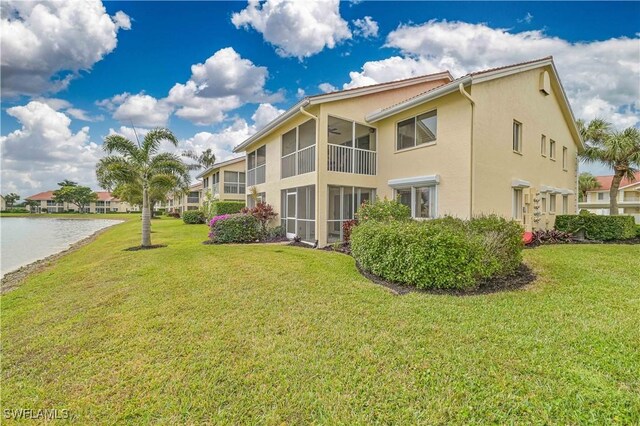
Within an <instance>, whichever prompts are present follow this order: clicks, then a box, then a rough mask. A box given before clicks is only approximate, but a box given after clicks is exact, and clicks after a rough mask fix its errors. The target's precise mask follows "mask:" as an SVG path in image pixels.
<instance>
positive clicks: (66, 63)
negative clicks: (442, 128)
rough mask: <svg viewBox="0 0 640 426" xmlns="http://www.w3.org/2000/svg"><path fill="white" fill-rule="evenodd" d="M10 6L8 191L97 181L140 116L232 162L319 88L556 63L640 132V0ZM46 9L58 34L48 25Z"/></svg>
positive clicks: (573, 91) (581, 89)
mask: <svg viewBox="0 0 640 426" xmlns="http://www.w3.org/2000/svg"><path fill="white" fill-rule="evenodd" d="M5 3H6V4H5ZM5 6H8V7H10V8H12V9H14V10H13V12H14V13H13V17H9V18H8V17H6V16H3V18H2V31H3V32H2V36H3V41H2V48H3V52H6V53H5V55H4V57H3V62H2V66H3V84H2V116H1V124H2V140H1V143H2V153H3V158H2V166H3V170H2V178H3V179H2V192H3V193H5V192H8V191H19V193H23V195H26V194H27V193H31V192H38V191H39V190H45V189H49V187H50V186H51V185H55V182H57V181H59V180H61V179H64V178H72V179H78V180H82V181H86V182H87V183H88V184H95V179H94V177H93V173H92V172H93V165H94V164H95V160H96V159H97V158H99V156H100V155H101V152H100V148H99V145H100V143H101V141H102V139H103V137H104V136H105V135H107V134H109V133H110V132H118V133H122V134H125V135H129V134H130V133H128V131H129V130H130V129H128V128H129V127H130V126H131V122H132V121H133V123H134V124H135V125H136V127H137V128H140V130H141V132H144V130H145V129H146V128H149V127H153V126H156V125H166V126H168V127H169V128H171V129H172V130H173V131H174V132H175V133H176V134H177V135H178V137H179V138H180V139H181V140H182V141H183V142H184V147H186V148H194V149H204V148H206V147H209V146H211V147H214V149H215V151H216V153H217V154H218V156H219V157H220V159H225V158H228V157H229V156H231V155H232V154H231V148H232V146H233V145H234V144H236V143H239V142H241V141H242V139H243V138H245V137H247V136H248V135H250V134H251V133H252V132H254V131H255V130H256V129H257V128H259V127H260V126H261V125H264V124H265V122H266V121H268V120H269V119H272V118H274V117H275V116H276V115H277V114H278V113H279V112H280V111H281V110H283V109H286V108H288V107H289V106H291V105H292V104H293V103H295V102H296V101H297V100H298V99H299V97H300V96H303V92H304V94H306V95H309V94H315V93H320V92H321V91H322V89H324V90H329V89H332V88H335V89H342V88H347V87H355V86H358V85H363V84H371V83H375V82H381V81H389V80H393V79H398V78H405V77H410V76H412V75H418V74H425V73H429V72H433V71H438V70H442V69H446V68H449V69H451V71H452V73H453V74H454V76H459V75H461V74H464V73H466V72H469V71H473V70H477V69H482V68H486V67H493V66H500V65H506V64H509V63H515V62H519V61H521V60H526V59H534V58H538V57H542V56H547V55H549V54H552V55H554V58H555V60H556V63H557V65H558V68H559V71H560V73H561V78H562V80H563V82H564V84H565V88H566V89H567V92H568V94H569V97H570V100H571V102H572V107H573V109H574V112H575V113H576V116H578V117H581V118H586V119H589V118H593V117H595V116H605V117H606V118H608V119H609V120H610V121H612V122H613V123H614V125H616V126H617V127H626V126H630V125H638V107H639V104H638V98H640V95H639V93H638V90H640V89H638V87H640V70H639V68H640V39H639V38H638V37H639V35H638V33H640V18H639V17H640V3H638V2H622V3H612V2H606V3H600V2H584V3H582V2H562V3H557V2H536V3H530V2H515V3H509V2H496V3H485V2H394V3H389V2H342V3H339V4H338V3H337V2H335V1H323V2H319V3H316V4H315V6H314V7H312V8H311V9H312V10H309V9H308V8H305V6H304V4H302V3H299V2H298V3H291V4H288V5H287V4H282V3H281V2H280V1H271V0H270V1H268V2H267V3H264V4H261V5H257V6H255V5H254V6H251V5H249V4H247V3H245V2H146V1H145V2H143V1H140V2H104V3H100V2H99V1H93V2H88V3H87V4H86V12H84V11H83V13H81V14H80V16H77V15H73V14H70V12H69V10H63V8H60V10H58V9H56V8H50V9H46V8H45V9H43V10H40V11H39V10H38V9H36V8H35V6H34V4H29V5H27V6H25V5H24V4H23V3H11V2H3V8H4V7H5ZM78 7H84V6H78ZM35 12H39V13H35ZM42 13H46V14H49V16H53V17H55V18H56V19H57V20H58V21H57V25H59V31H58V32H56V33H55V34H53V35H52V34H51V33H50V32H47V30H46V27H44V28H45V29H43V26H42V25H40V24H41V23H42V22H44V21H43V18H42ZM7 16H9V15H7ZM300 16H302V17H303V18H300ZM107 18H108V19H107ZM66 20H68V22H67V21H66ZM25 32H26V33H27V34H28V35H29V36H30V37H31V38H29V37H26V36H25V35H24V34H25ZM310 33H313V37H307V36H309V34H310ZM19 35H21V36H19ZM55 37H60V39H59V40H55ZM31 39H36V40H38V41H40V42H42V41H44V42H43V43H41V46H42V48H40V49H33V48H30V46H29V45H28V44H29V43H27V42H25V40H31ZM311 39H313V40H315V42H314V41H313V40H311ZM318 40H322V41H321V42H320V43H319V44H318ZM48 43H49V44H48ZM314 43H315V44H314ZM47 45H49V46H50V48H47ZM25 52H26V53H25ZM5 58H8V59H6V60H5ZM61 58H62V59H61ZM212 58H213V59H212ZM207 60H210V61H208V62H207V63H208V64H209V65H210V68H208V67H207V66H201V67H200V68H198V69H197V70H196V71H193V72H192V66H194V65H196V66H197V65H198V64H203V63H205V61H207ZM236 69H237V70H239V72H238V73H237V75H236V76H235V77H234V75H230V76H225V77H224V78H223V77H220V75H221V74H225V72H224V70H231V71H230V73H231V74H233V73H234V70H236ZM4 76H9V77H6V78H4ZM65 76H67V77H68V79H67V80H65V81H64V84H60V83H59V82H56V80H60V79H61V78H64V77H65ZM220 78H222V80H220ZM234 79H235V80H234ZM256 82H257V83H256ZM223 83H224V84H227V85H228V88H227V89H225V90H222V91H221V90H216V89H214V88H213V86H214V85H215V84H218V85H221V84H223ZM189 87H192V89H189ZM203 87H208V89H203ZM225 87H227V86H225ZM321 87H322V89H321ZM193 88H197V89H193ZM223 92H224V93H223ZM257 111H258V112H257ZM65 117H66V118H65ZM52 135H54V136H52ZM25 147H26V148H25ZM43 169H46V170H43ZM590 170H593V171H595V172H605V170H604V169H602V168H600V167H591V168H590Z"/></svg>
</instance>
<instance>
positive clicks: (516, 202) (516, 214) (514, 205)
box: [511, 188, 524, 220]
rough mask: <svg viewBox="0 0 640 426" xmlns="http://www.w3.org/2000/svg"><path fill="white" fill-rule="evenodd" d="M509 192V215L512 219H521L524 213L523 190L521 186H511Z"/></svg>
mask: <svg viewBox="0 0 640 426" xmlns="http://www.w3.org/2000/svg"><path fill="white" fill-rule="evenodd" d="M512 190H513V191H512V193H511V216H512V217H513V219H514V220H522V218H523V216H524V214H523V212H524V210H523V205H524V203H523V200H524V192H523V190H522V188H512Z"/></svg>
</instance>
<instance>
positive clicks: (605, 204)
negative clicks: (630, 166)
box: [579, 172, 640, 224]
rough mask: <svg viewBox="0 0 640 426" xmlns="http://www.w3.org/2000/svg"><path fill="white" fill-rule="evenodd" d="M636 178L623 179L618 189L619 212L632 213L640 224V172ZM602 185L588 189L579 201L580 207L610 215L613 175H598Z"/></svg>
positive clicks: (597, 177)
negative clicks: (582, 199)
mask: <svg viewBox="0 0 640 426" xmlns="http://www.w3.org/2000/svg"><path fill="white" fill-rule="evenodd" d="M635 176H636V178H635V180H633V181H631V180H629V179H626V178H625V179H623V180H622V181H621V182H620V187H619V190H618V214H624V215H630V216H633V217H634V218H635V221H636V223H638V224H640V172H637V173H636V174H635ZM596 179H597V180H598V183H599V184H600V187H599V188H598V189H595V190H593V191H587V193H586V199H585V200H584V201H582V202H580V203H579V206H580V209H586V210H588V211H590V212H591V213H595V214H599V215H609V202H610V194H609V191H610V190H611V182H612V181H613V175H610V176H596Z"/></svg>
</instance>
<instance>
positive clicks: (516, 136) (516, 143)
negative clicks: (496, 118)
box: [511, 120, 523, 154]
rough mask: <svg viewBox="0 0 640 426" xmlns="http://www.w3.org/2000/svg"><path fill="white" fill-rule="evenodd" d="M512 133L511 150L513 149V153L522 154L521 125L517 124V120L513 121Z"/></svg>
mask: <svg viewBox="0 0 640 426" xmlns="http://www.w3.org/2000/svg"><path fill="white" fill-rule="evenodd" d="M516 127H517V130H518V131H517V132H516ZM512 133H513V140H512V143H511V148H512V149H513V152H515V153H516V154H522V145H523V144H522V123H521V122H519V121H518V120H513V125H512Z"/></svg>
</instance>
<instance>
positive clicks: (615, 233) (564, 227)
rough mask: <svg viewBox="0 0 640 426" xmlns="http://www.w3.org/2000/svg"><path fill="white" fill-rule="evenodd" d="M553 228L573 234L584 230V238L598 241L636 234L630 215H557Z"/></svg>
mask: <svg viewBox="0 0 640 426" xmlns="http://www.w3.org/2000/svg"><path fill="white" fill-rule="evenodd" d="M555 228H556V229H557V230H559V231H563V232H570V233H572V234H574V235H575V234H576V233H580V232H584V236H585V238H587V239H589V240H598V241H610V240H627V239H630V238H634V237H635V236H636V224H635V221H634V219H633V217H632V216H599V215H595V214H580V215H558V216H557V217H556V224H555Z"/></svg>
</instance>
